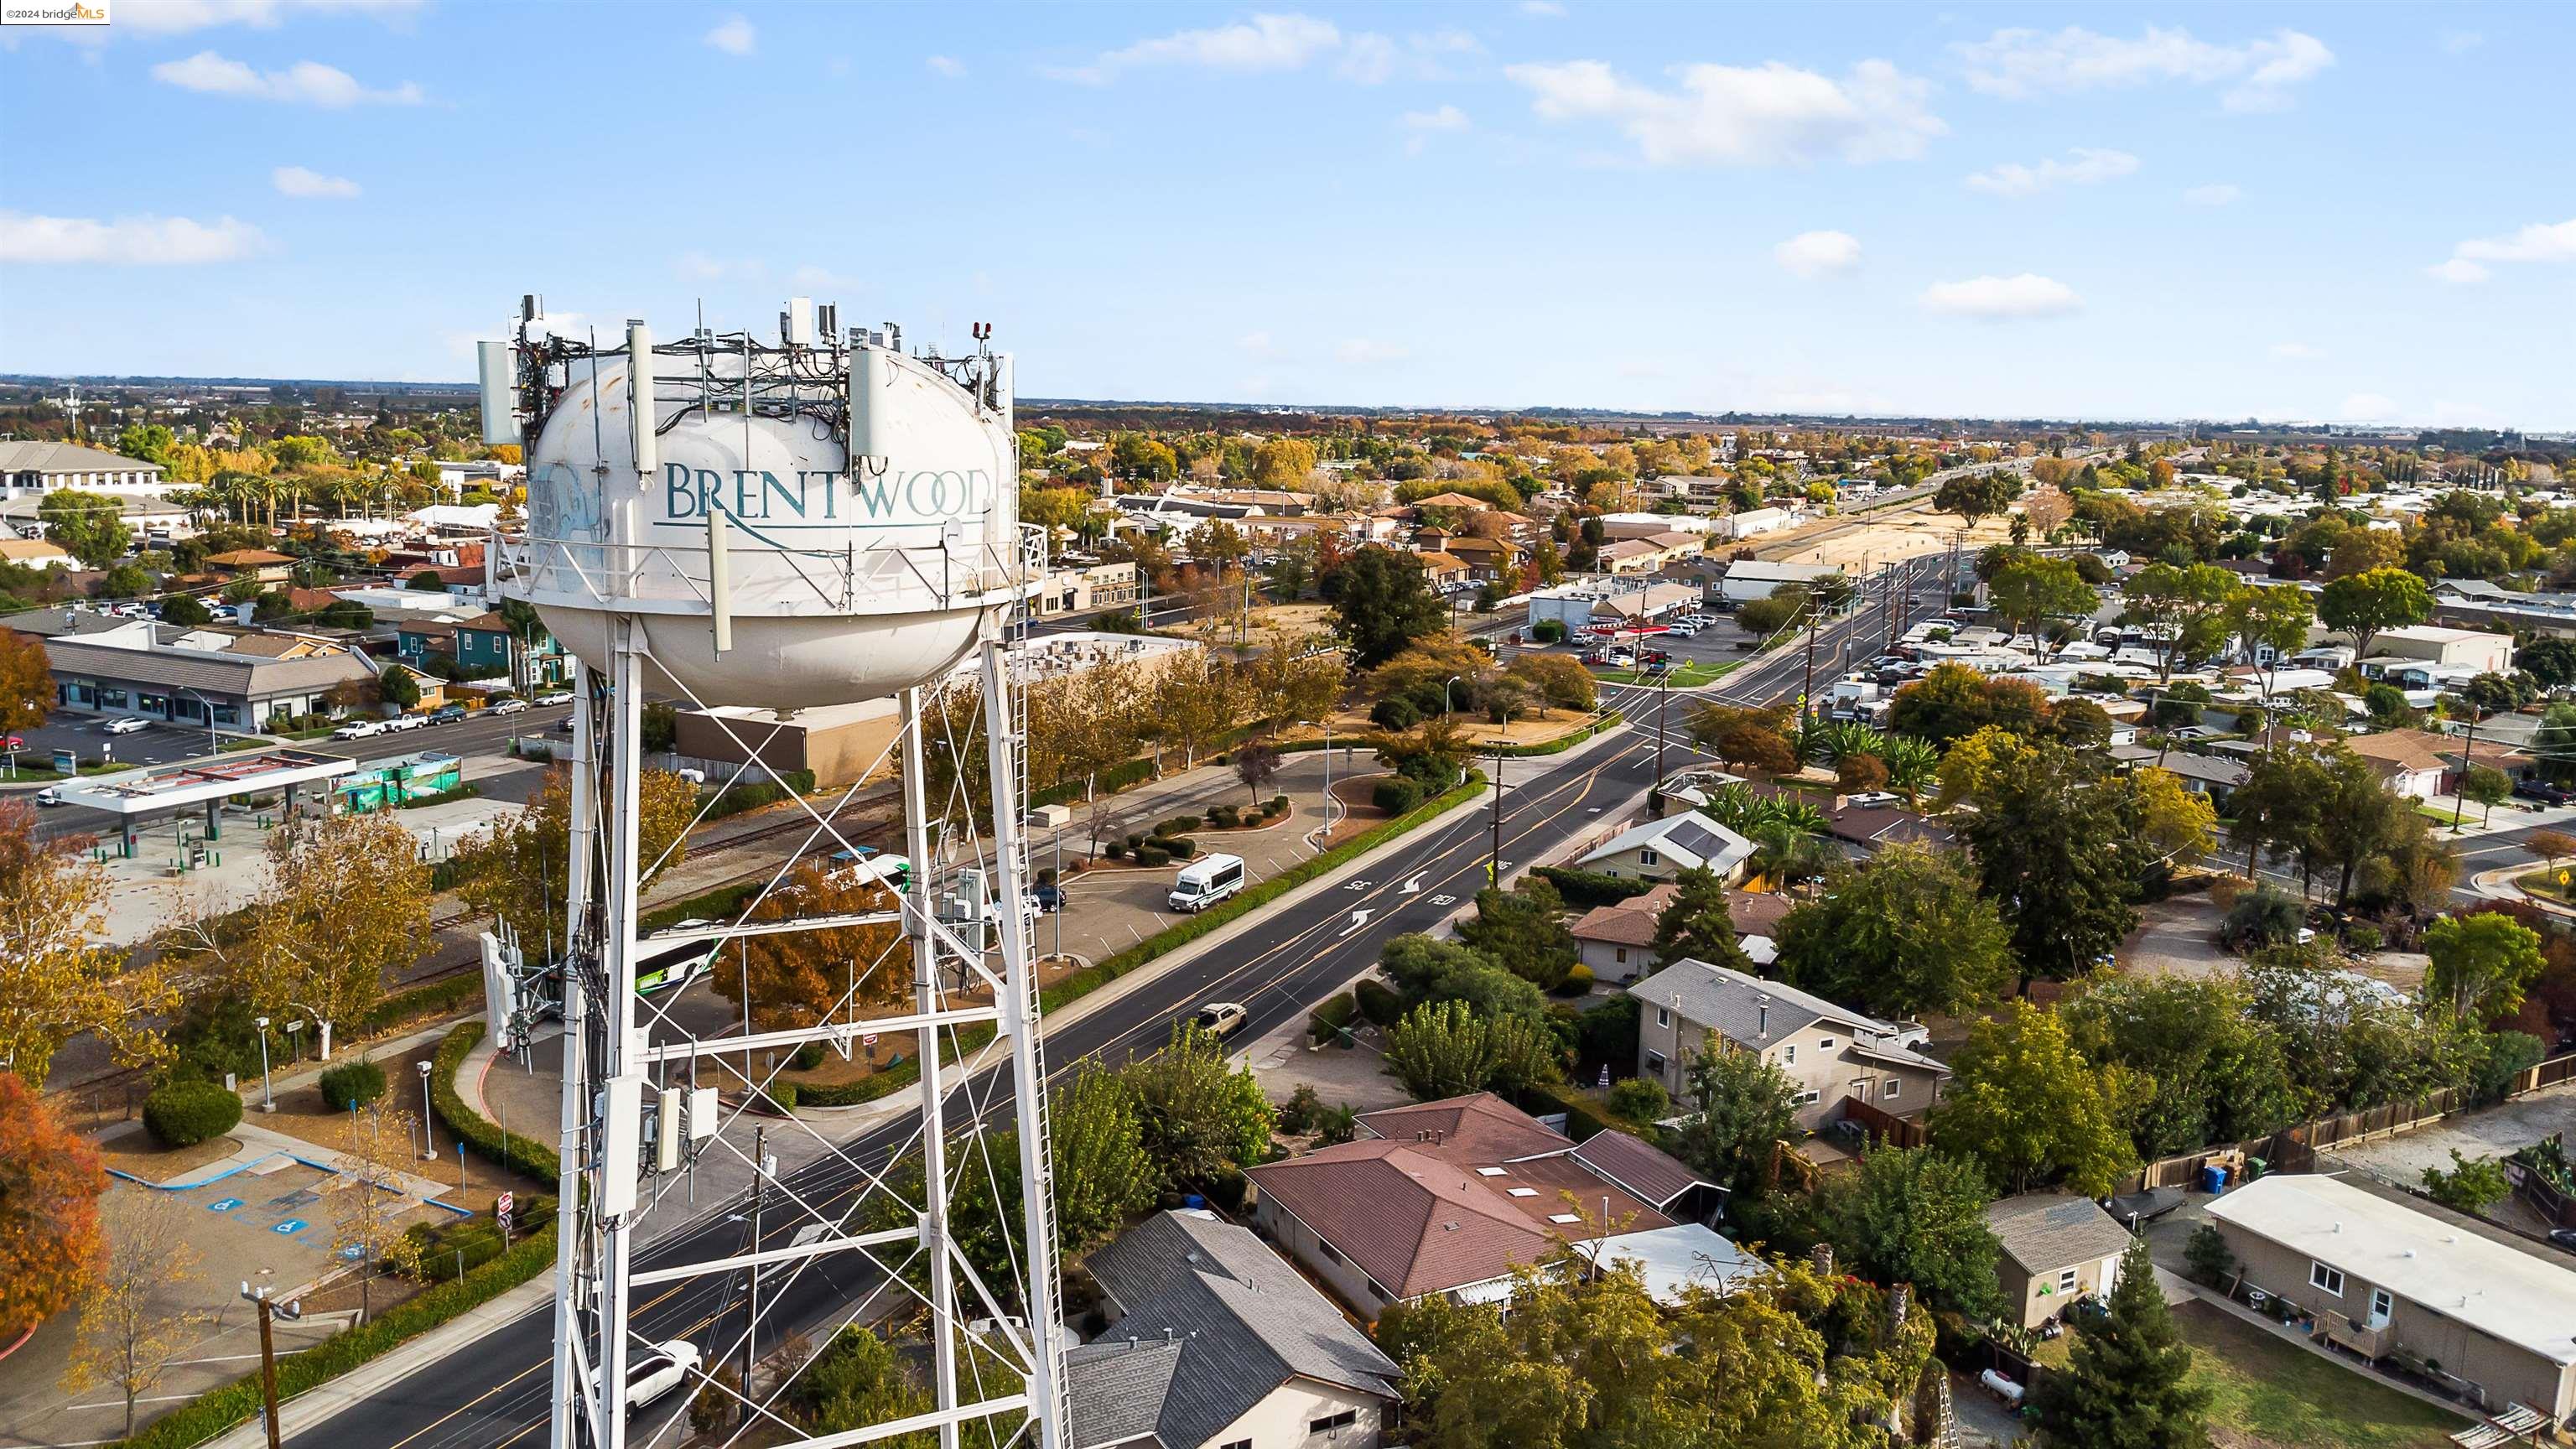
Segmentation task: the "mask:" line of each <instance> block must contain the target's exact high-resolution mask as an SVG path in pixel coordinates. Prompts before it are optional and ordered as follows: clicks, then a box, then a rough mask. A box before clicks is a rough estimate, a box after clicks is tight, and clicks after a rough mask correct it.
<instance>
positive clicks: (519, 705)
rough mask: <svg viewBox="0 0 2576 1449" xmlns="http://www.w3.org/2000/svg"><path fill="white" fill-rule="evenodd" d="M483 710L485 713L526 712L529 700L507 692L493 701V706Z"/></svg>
mask: <svg viewBox="0 0 2576 1449" xmlns="http://www.w3.org/2000/svg"><path fill="white" fill-rule="evenodd" d="M483 712H484V713H485V714H526V713H527V712H528V702H527V701H526V700H524V699H521V698H519V697H518V696H517V695H515V694H506V695H503V696H502V697H501V698H499V699H496V700H494V701H492V707H491V708H490V709H487V710H485V711H483Z"/></svg>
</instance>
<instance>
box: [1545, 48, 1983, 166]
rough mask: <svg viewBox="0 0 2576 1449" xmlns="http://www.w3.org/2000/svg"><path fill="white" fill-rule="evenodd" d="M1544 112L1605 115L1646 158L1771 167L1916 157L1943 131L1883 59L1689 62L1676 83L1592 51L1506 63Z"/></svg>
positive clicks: (1924, 93) (1564, 117) (1921, 92)
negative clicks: (1813, 65)
mask: <svg viewBox="0 0 2576 1449" xmlns="http://www.w3.org/2000/svg"><path fill="white" fill-rule="evenodd" d="M1503 74H1505V75H1507V76H1509V77H1510V78H1511V79H1512V80H1513V81H1515V82H1517V83H1518V84H1520V85H1521V86H1522V87H1524V88H1526V89H1527V90H1528V91H1529V92H1530V93H1531V95H1532V98H1533V99H1532V102H1531V105H1532V108H1533V109H1535V110H1536V111H1537V112H1538V114H1539V115H1540V116H1542V117H1544V118H1545V119H1547V120H1551V121H1576V120H1607V121H1612V122H1615V123H1616V124H1617V125H1618V127H1619V129H1620V130H1621V131H1623V132H1625V133H1626V134H1627V136H1628V138H1629V139H1630V140H1632V141H1634V142H1635V143H1636V145H1637V150H1638V154H1639V155H1640V156H1641V157H1643V159H1644V160H1645V161H1646V162H1647V163H1648V164H1650V165H1656V166H1673V165H1710V166H1777V165H1786V164H1805V163H1808V162H1812V161H1816V160H1820V159H1824V158H1829V157H1839V158H1841V159H1842V160H1845V161H1851V162H1863V161H1884V160H1890V159H1903V158H1908V157H1913V156H1919V155H1921V154H1922V152H1923V147H1924V144H1925V143H1926V142H1928V141H1929V140H1930V139H1931V138H1932V137H1935V136H1939V135H1941V134H1943V133H1945V132H1946V131H1948V130H1949V127H1948V126H1947V125H1945V124H1943V122H1942V121H1941V118H1940V117H1938V116H1935V115H1933V114H1932V113H1931V112H1930V111H1928V110H1926V109H1925V108H1924V102H1925V101H1926V100H1927V99H1928V98H1929V96H1930V94H1931V86H1930V85H1929V84H1928V83H1927V82H1924V81H1921V80H1918V79H1915V78H1914V77H1912V76H1908V75H1906V74H1905V73H1904V72H1902V71H1900V70H1898V69H1897V68H1896V67H1895V66H1893V65H1891V64H1889V63H1888V62H1886V61H1883V60H1864V61H1862V62H1860V63H1859V64H1858V65H1855V66H1853V67H1852V68H1851V70H1850V72H1849V73H1848V74H1847V75H1845V76H1844V78H1843V79H1841V80H1835V79H1833V78H1832V77H1829V76H1824V75H1819V74H1818V73H1816V72H1814V71H1811V70H1800V69H1798V68H1797V67H1795V66H1791V65H1787V64H1784V63H1782V62H1780V61H1776V60H1775V61H1771V62H1769V63H1768V64H1765V65H1763V66H1761V67H1760V68H1759V69H1752V68H1746V67H1741V66H1727V65H1687V66H1683V67H1680V68H1679V69H1678V70H1677V71H1676V72H1675V74H1676V76H1677V78H1678V79H1679V81H1680V87H1679V89H1677V90H1658V89H1656V88H1655V87H1653V86H1650V85H1643V84H1640V83H1638V82H1635V81H1631V80H1629V79H1627V78H1626V77H1624V76H1622V75H1620V74H1619V73H1618V72H1617V71H1615V70H1612V69H1611V68H1610V66H1609V65H1608V64H1607V63H1605V62H1602V61H1597V60H1570V61H1563V62H1559V63H1555V64H1547V65H1514V66H1506V67H1505V68H1504V70H1503Z"/></svg>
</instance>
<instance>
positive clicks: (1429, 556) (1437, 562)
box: [1415, 549, 1468, 587]
mask: <svg viewBox="0 0 2576 1449" xmlns="http://www.w3.org/2000/svg"><path fill="white" fill-rule="evenodd" d="M1415 557H1417V558H1419V559H1421V560H1422V576H1423V578H1425V579H1427V580H1429V581H1430V582H1431V584H1432V585H1433V586H1434V587H1437V586H1439V585H1441V584H1445V583H1452V582H1464V581H1465V580H1466V578H1467V575H1468V568H1467V561H1466V560H1465V559H1462V558H1459V557H1458V556H1457V555H1455V554H1448V553H1442V552H1440V551H1439V550H1437V549H1434V550H1433V551H1431V552H1430V553H1425V554H1416V555H1415Z"/></svg>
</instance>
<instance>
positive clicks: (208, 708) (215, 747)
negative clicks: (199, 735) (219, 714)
mask: <svg viewBox="0 0 2576 1449" xmlns="http://www.w3.org/2000/svg"><path fill="white" fill-rule="evenodd" d="M179 692H180V693H181V694H192V695H196V697H197V708H199V709H202V710H204V711H205V712H206V753H207V754H210V755H214V754H221V753H222V752H223V740H222V737H221V736H219V735H217V734H216V733H215V702H214V701H213V700H211V699H208V698H206V697H205V696H204V695H202V694H198V693H197V691H196V690H193V689H190V688H189V687H188V686H186V685H184V684H183V685H180V686H179Z"/></svg>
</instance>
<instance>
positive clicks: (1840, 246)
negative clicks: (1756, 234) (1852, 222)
mask: <svg viewBox="0 0 2576 1449" xmlns="http://www.w3.org/2000/svg"><path fill="white" fill-rule="evenodd" d="M1771 255H1772V257H1773V259H1774V260H1776V261H1778V262H1779V263H1780V265H1781V266H1783V267H1785V268H1787V269H1788V270H1789V272H1790V274H1791V275H1793V276H1800V277H1821V276H1824V275H1826V274H1827V273H1829V272H1847V271H1850V270H1851V269H1852V268H1853V267H1856V266H1859V265H1860V238H1858V237H1856V236H1853V235H1852V234H1851V233H1850V232H1847V231H1802V232H1800V233H1798V234H1797V235H1796V236H1793V237H1791V238H1789V239H1788V240H1787V241H1784V242H1782V243H1780V244H1779V245H1778V246H1776V247H1773V248H1772V249H1771Z"/></svg>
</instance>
